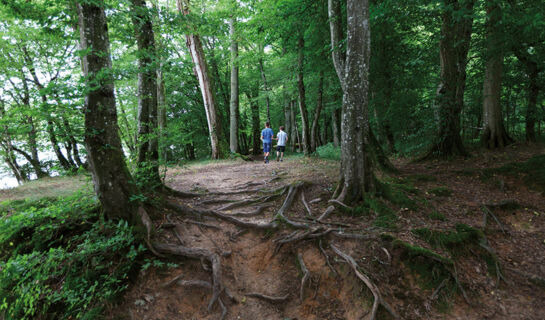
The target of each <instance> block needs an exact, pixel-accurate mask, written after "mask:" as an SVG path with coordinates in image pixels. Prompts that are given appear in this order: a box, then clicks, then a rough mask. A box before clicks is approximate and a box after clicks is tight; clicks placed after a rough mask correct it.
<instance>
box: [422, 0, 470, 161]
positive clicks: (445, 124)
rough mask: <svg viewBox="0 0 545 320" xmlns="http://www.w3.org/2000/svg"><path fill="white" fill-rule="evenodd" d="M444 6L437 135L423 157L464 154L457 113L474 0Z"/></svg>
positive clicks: (447, 0)
mask: <svg viewBox="0 0 545 320" xmlns="http://www.w3.org/2000/svg"><path fill="white" fill-rule="evenodd" d="M444 4H445V7H446V9H445V10H444V12H443V13H442V15H441V16H442V17H441V18H442V26H441V40H440V41H439V58H440V64H441V82H440V84H439V87H438V90H437V102H438V117H439V123H438V126H439V132H438V135H437V137H436V142H435V143H434V145H433V146H432V148H431V149H430V151H429V152H428V154H427V155H426V156H425V157H424V158H428V157H450V156H455V155H462V156H467V154H468V153H467V151H466V149H465V147H464V145H463V142H462V137H461V136H460V114H461V112H462V108H463V104H464V90H465V81H466V65H467V53H468V51H469V44H470V40H471V30H472V26H473V6H474V4H475V0H445V1H444Z"/></svg>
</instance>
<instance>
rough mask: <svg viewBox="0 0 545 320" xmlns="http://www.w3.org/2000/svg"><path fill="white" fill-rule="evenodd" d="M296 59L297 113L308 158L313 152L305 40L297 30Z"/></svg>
mask: <svg viewBox="0 0 545 320" xmlns="http://www.w3.org/2000/svg"><path fill="white" fill-rule="evenodd" d="M297 49H298V58H297V90H298V92H299V112H300V113H301V128H302V133H301V135H302V143H303V151H304V153H305V156H310V154H311V153H312V152H313V151H314V150H312V147H311V145H310V132H309V127H308V111H307V103H306V97H305V82H304V77H303V76H304V59H305V53H304V49H305V39H304V34H303V31H302V30H299V35H298V40H297Z"/></svg>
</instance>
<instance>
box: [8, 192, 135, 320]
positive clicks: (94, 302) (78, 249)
mask: <svg viewBox="0 0 545 320" xmlns="http://www.w3.org/2000/svg"><path fill="white" fill-rule="evenodd" d="M47 201H48V202H47V203H48V205H47V206H43V204H44V202H43V201H40V200H38V201H37V202H30V201H27V202H24V203H21V202H17V203H4V204H3V209H2V210H5V208H6V207H8V208H10V209H9V210H10V213H9V214H7V215H4V216H3V217H2V218H0V247H1V248H2V256H1V258H0V317H3V318H4V319H6V320H8V319H36V318H40V319H96V318H97V317H99V316H100V313H101V312H102V309H103V308H104V306H105V305H106V304H107V303H108V302H109V301H112V299H113V298H115V297H116V296H117V295H118V294H119V293H120V292H122V291H123V290H124V289H125V288H126V286H127V279H128V276H129V274H130V273H131V271H133V270H134V269H135V267H136V258H137V257H138V255H139V254H140V253H141V252H142V251H143V250H144V249H143V247H142V246H140V245H137V242H136V240H135V237H134V235H133V231H132V228H131V227H129V226H128V224H127V223H126V222H123V221H120V222H117V223H114V222H105V221H103V220H101V219H99V218H98V216H99V214H98V210H97V209H98V202H97V201H96V199H95V198H94V197H93V196H91V195H89V194H76V195H74V196H70V197H66V198H61V199H57V200H53V199H49V200H47ZM15 208H16V209H15ZM14 210H17V211H14ZM4 213H5V212H4Z"/></svg>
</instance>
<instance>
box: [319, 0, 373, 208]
mask: <svg viewBox="0 0 545 320" xmlns="http://www.w3.org/2000/svg"><path fill="white" fill-rule="evenodd" d="M339 6H340V4H339V2H338V1H337V0H329V1H328V13H329V18H330V31H331V44H332V47H333V48H338V46H339V41H340V39H339V38H338V35H339V32H338V29H339V28H340V27H341V26H340V23H339V22H340V16H338V15H337V14H338V12H339V9H338V8H339ZM346 12H347V21H348V26H347V42H346V48H347V50H346V58H345V60H342V59H341V55H340V54H339V51H338V50H333V61H334V66H335V69H336V71H337V75H338V76H339V81H340V82H341V87H342V89H343V107H342V117H341V171H340V176H341V178H340V182H339V185H338V187H337V190H335V194H334V197H336V198H337V199H338V200H340V201H343V202H346V203H352V202H355V201H359V200H361V199H363V197H364V194H365V193H366V192H374V191H375V189H376V185H375V178H374V174H373V171H372V163H371V156H370V149H371V143H370V139H371V132H370V126H369V115H368V109H367V106H368V90H369V78H368V77H369V57H370V53H371V52H370V51H371V45H370V39H371V37H370V29H369V26H370V22H369V2H368V0H363V1H362V0H347V6H346Z"/></svg>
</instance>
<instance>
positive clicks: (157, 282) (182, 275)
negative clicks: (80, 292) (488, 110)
mask: <svg viewBox="0 0 545 320" xmlns="http://www.w3.org/2000/svg"><path fill="white" fill-rule="evenodd" d="M544 151H545V150H544V148H543V146H542V145H525V144H516V145H513V146H510V147H508V148H506V149H504V150H502V151H495V152H490V151H482V150H481V151H475V152H474V153H473V157H471V158H469V159H466V160H463V159H457V160H454V161H431V162H424V163H414V162H410V161H408V160H405V159H401V160H394V164H395V165H396V167H397V168H398V169H399V173H396V174H391V175H389V176H388V177H386V176H384V177H381V179H382V181H384V182H385V183H386V184H387V185H388V186H389V187H390V190H393V191H392V193H393V194H396V192H397V191H396V190H398V191H399V190H401V191H402V192H403V194H404V195H405V196H406V197H405V198H404V197H403V196H399V195H397V197H398V198H400V197H401V199H402V200H401V201H397V204H395V203H392V202H391V201H384V202H382V201H379V202H377V201H370V202H369V205H368V207H367V210H366V209H365V207H363V209H361V210H359V209H353V210H348V209H343V208H340V207H337V210H335V211H334V212H333V213H332V214H331V215H329V216H328V217H326V218H324V219H323V220H322V222H317V221H316V219H317V218H318V217H319V216H320V215H321V214H322V213H323V212H324V211H325V210H326V209H327V208H328V206H330V205H331V204H330V203H328V202H327V201H328V199H330V197H331V194H332V192H333V189H334V188H335V183H336V180H337V176H338V170H339V168H338V162H337V161H334V160H323V159H319V158H310V159H305V158H300V157H298V158H287V159H286V160H285V161H284V162H276V161H271V162H270V163H269V164H264V163H263V162H262V161H254V162H244V161H228V162H220V163H210V164H206V165H199V166H195V165H193V166H188V167H185V168H179V169H171V170H169V171H168V173H167V184H168V185H169V186H170V187H172V188H174V189H177V190H180V191H185V192H199V193H200V194H201V195H199V196H195V197H193V198H189V199H185V200H179V199H175V198H172V199H171V200H172V201H177V202H179V203H180V204H184V205H187V206H188V207H191V208H199V209H211V210H214V212H221V213H223V214H224V215H229V216H231V217H236V219H238V221H247V222H250V223H255V224H265V223H269V222H271V221H272V220H273V218H274V217H275V215H277V214H278V210H279V208H281V207H282V206H283V204H284V203H286V202H288V201H286V199H287V198H289V192H286V191H287V190H288V188H285V189H283V187H286V186H290V185H292V186H294V185H295V186H299V184H297V183H301V182H302V183H303V184H302V185H300V187H299V188H296V187H293V188H291V189H293V190H295V191H299V193H298V194H296V195H295V198H294V202H293V204H292V205H291V206H290V207H289V209H288V210H287V211H285V213H284V215H285V216H286V217H287V218H288V220H289V221H291V222H293V223H295V224H296V225H306V226H307V227H308V228H310V229H308V228H307V229H305V228H303V227H301V228H299V227H290V226H289V225H288V224H280V225H279V227H278V228H267V229H259V228H255V227H249V228H244V227H242V226H237V225H236V224H235V223H232V222H230V221H228V220H227V219H223V218H222V219H218V218H217V217H216V218H214V217H211V216H208V217H202V219H198V218H195V217H193V216H190V215H181V214H179V213H177V212H176V211H164V212H163V211H162V212H158V213H155V214H153V215H152V218H153V221H154V224H155V226H156V227H157V230H158V231H157V233H156V234H155V238H156V240H157V241H159V242H162V243H168V244H171V245H183V246H185V247H195V248H203V249H206V250H208V251H210V252H213V253H216V254H217V256H218V257H220V262H221V283H222V286H223V287H224V288H225V289H224V293H226V295H225V296H224V298H223V300H222V301H221V303H222V304H224V305H225V307H226V309H225V310H226V312H227V313H226V316H225V319H280V320H285V319H309V320H310V319H363V318H365V316H366V315H367V316H368V315H369V313H370V312H371V309H372V305H373V301H374V298H373V294H372V293H371V291H370V290H369V289H368V288H367V287H366V285H365V284H364V283H363V282H362V281H361V280H360V279H358V277H357V276H356V274H355V273H354V272H353V269H352V267H351V264H350V263H347V260H346V259H345V258H343V257H342V255H340V254H338V253H336V252H335V251H334V250H333V249H334V248H336V249H337V252H342V253H344V254H346V255H349V256H351V257H352V258H353V259H354V261H353V262H355V263H357V264H358V265H359V271H360V272H361V273H362V274H363V277H364V278H365V276H367V277H368V278H369V279H368V280H370V282H372V283H373V284H374V285H376V287H375V292H379V291H380V296H381V299H382V300H383V301H385V302H386V303H387V304H388V305H390V306H391V308H392V309H393V310H395V312H396V313H397V314H398V315H399V316H400V317H401V318H403V319H543V310H542V307H543V306H544V305H545V280H544V278H545V255H544V254H543V253H544V252H545V197H544V196H543V193H542V192H543V191H545V190H543V189H541V190H536V189H535V188H534V187H535V181H537V180H535V179H537V178H536V177H533V176H532V174H533V173H532V171H523V170H522V169H520V168H521V166H522V167H524V168H526V167H525V166H524V165H523V164H528V163H529V162H527V161H528V160H529V159H536V156H538V158H539V157H543V154H544ZM539 159H542V158H539ZM513 163H515V165H513ZM541 164H543V162H541ZM494 168H496V169H494ZM498 168H499V169H498ZM538 169H539V168H538ZM528 172H530V173H528ZM539 172H543V171H539ZM534 178H535V179H534ZM540 179H543V180H545V177H540ZM541 187H543V186H542V185H541ZM270 190H275V191H271V192H268V191H270ZM279 190H281V191H279ZM282 191H283V192H282ZM237 192H240V193H237ZM286 193H288V195H286ZM270 195H275V196H274V197H271V199H265V198H266V197H267V196H270ZM302 195H304V198H305V199H306V202H307V203H308V206H309V209H310V213H309V212H308V210H306V209H305V206H304V204H303V201H302V199H301V196H302ZM251 199H259V200H260V201H258V202H254V203H252V202H251V201H247V202H246V203H243V202H237V201H241V200H251ZM262 200H264V201H267V200H271V201H267V202H262ZM394 202H396V201H394ZM233 204H234V205H233ZM381 204H382V205H381ZM264 205H265V206H264ZM229 206H232V207H229ZM260 206H263V207H260ZM254 210H255V211H254ZM485 218H486V219H485ZM167 226H170V227H172V226H175V228H174V229H173V228H167ZM321 233H323V234H321ZM282 242H283V244H282ZM171 262H172V263H175V264H176V265H174V266H172V265H171V266H170V267H166V266H158V267H150V268H148V269H147V270H145V271H141V272H140V273H139V274H138V276H137V277H136V280H135V281H134V283H133V284H132V285H131V287H130V288H129V289H128V291H127V292H126V294H125V295H124V297H123V298H122V301H121V302H120V305H119V304H118V305H116V306H114V307H112V308H111V309H110V310H109V311H108V313H109V314H110V315H109V318H110V319H149V320H163V319H165V320H166V319H220V318H221V315H222V308H220V303H216V304H215V305H214V306H213V308H212V309H211V311H209V310H208V309H207V305H208V303H209V301H210V300H211V298H212V291H211V289H210V287H209V286H210V285H211V284H212V281H213V279H212V277H211V274H210V271H209V268H210V267H209V266H208V263H207V261H204V260H202V259H201V260H199V259H187V258H176V257H172V258H171ZM305 270H308V277H305V274H306V272H305ZM303 279H305V280H303ZM194 280H201V282H195V281H194ZM371 286H373V285H372V284H371ZM252 293H258V294H261V295H263V296H261V297H256V295H253V294H252ZM227 296H230V298H227ZM266 296H268V297H266ZM378 318H379V319H389V318H392V316H391V315H390V313H388V312H387V311H386V310H385V308H383V307H382V306H381V307H380V308H379V311H378Z"/></svg>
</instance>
